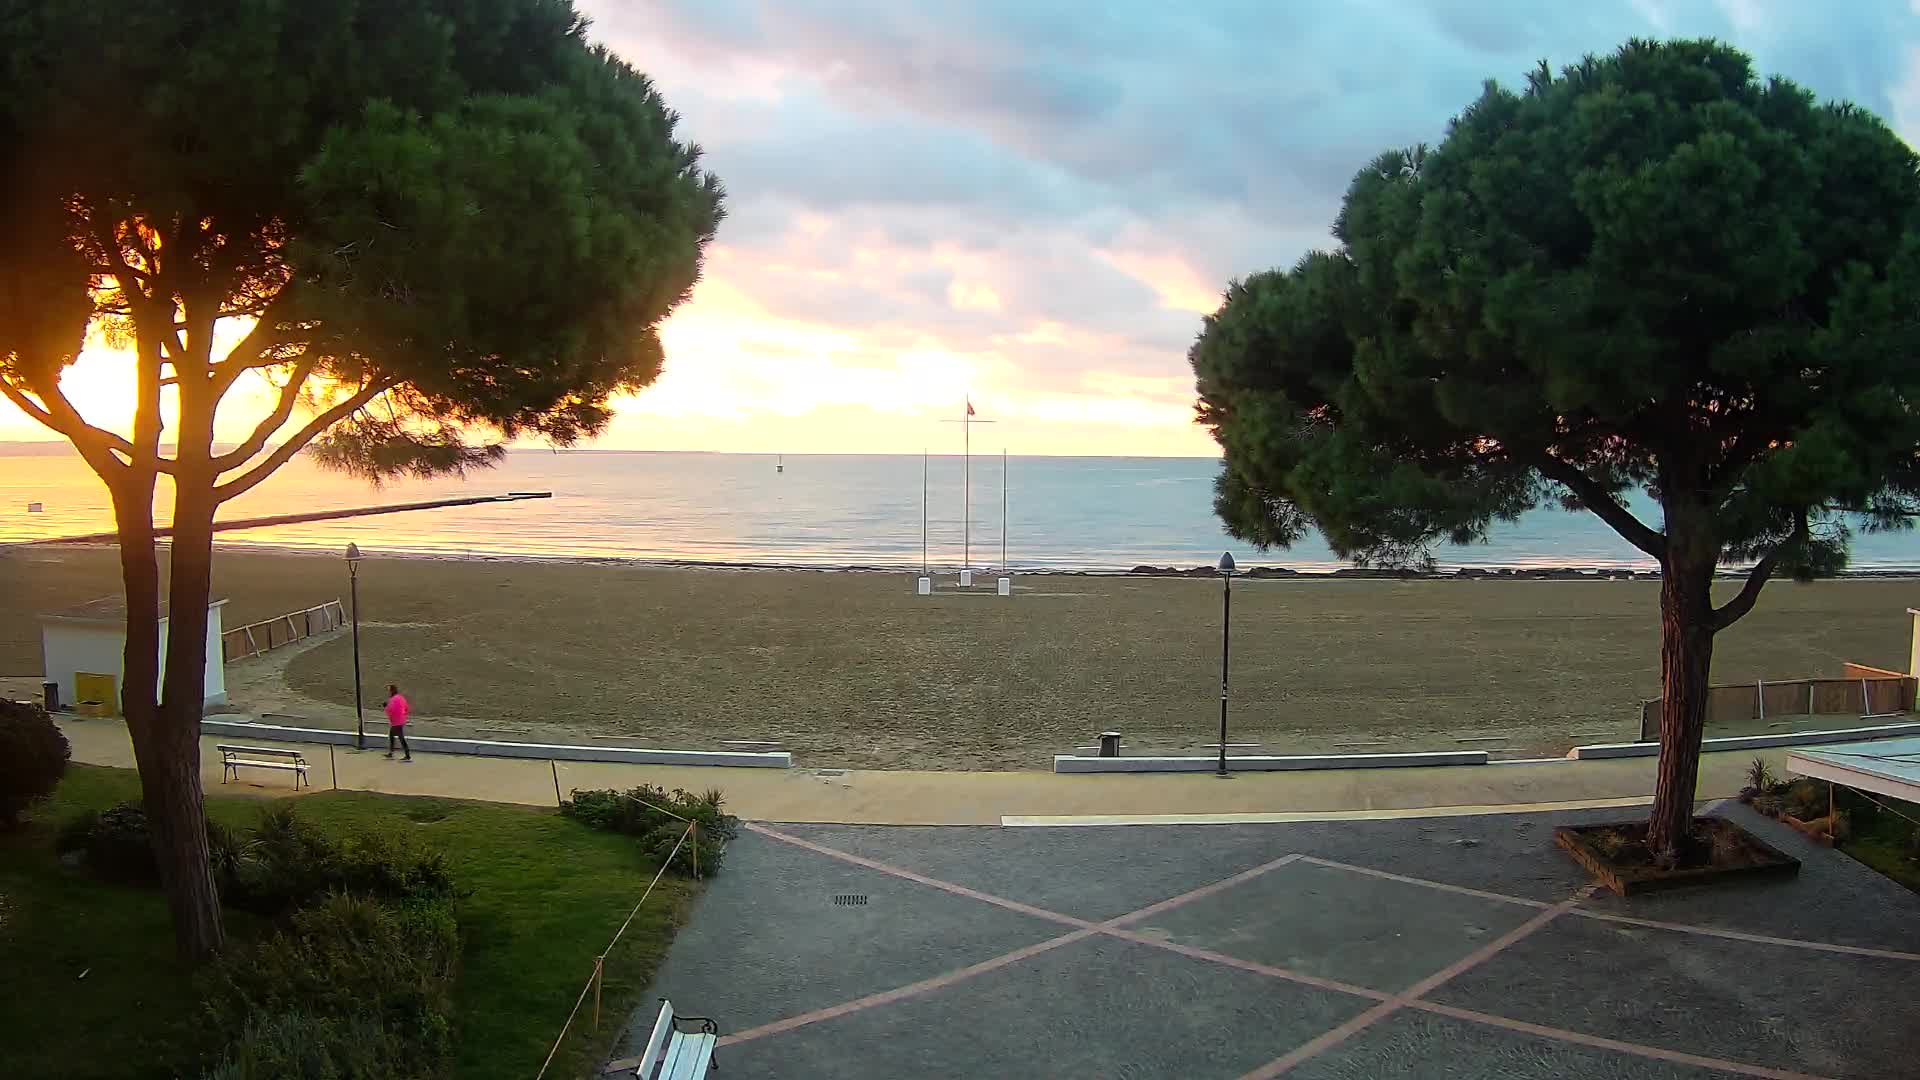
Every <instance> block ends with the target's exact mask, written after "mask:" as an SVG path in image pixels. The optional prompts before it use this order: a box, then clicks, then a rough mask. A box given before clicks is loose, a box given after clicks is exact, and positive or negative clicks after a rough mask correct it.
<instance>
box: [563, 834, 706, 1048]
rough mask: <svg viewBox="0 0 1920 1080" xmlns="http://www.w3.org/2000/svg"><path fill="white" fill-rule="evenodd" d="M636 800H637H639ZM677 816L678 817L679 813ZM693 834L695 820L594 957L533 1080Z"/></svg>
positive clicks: (675, 843)
mask: <svg viewBox="0 0 1920 1080" xmlns="http://www.w3.org/2000/svg"><path fill="white" fill-rule="evenodd" d="M635 801H636V802H637V801H639V800H635ZM675 816H676V817H677V816H678V815H675ZM681 820H683V821H685V820H686V819H685V818H682V819H681ZM691 835H693V822H691V821H688V822H687V830H686V831H685V832H683V833H681V834H680V839H678V840H676V841H674V843H673V850H672V851H670V852H668V853H667V857H666V859H665V861H663V862H662V863H661V864H660V869H659V870H658V871H657V872H655V874H654V875H653V880H652V881H650V882H648V883H647V891H646V892H643V893H641V894H640V899H639V901H638V902H636V903H635V904H634V905H633V910H632V911H629V912H627V918H626V921H624V922H622V923H621V924H620V929H618V930H615V931H614V932H613V940H612V941H609V942H607V947H606V948H605V949H602V950H601V951H600V955H599V956H597V957H595V958H594V961H593V974H592V975H589V976H587V984H586V985H585V986H582V987H581V988H580V996H579V997H577V998H575V999H574V1000H573V1010H572V1011H571V1012H569V1013H567V1022H566V1023H564V1024H562V1025H560V1034H559V1035H558V1036H556V1037H555V1038H554V1040H553V1049H551V1050H548V1051H547V1060H545V1061H543V1062H541V1063H540V1071H539V1072H538V1073H536V1074H534V1078H533V1080H542V1078H544V1077H545V1076H546V1075H547V1070H548V1069H549V1068H551V1067H552V1065H553V1058H554V1055H556V1054H558V1053H559V1052H560V1044H561V1043H563V1042H565V1041H566V1038H567V1032H569V1031H571V1030H572V1029H573V1019H574V1017H576V1016H579V1015H580V1006H581V1004H582V1003H584V1002H585V1001H586V1000H587V991H589V990H592V989H593V988H594V987H596V986H598V985H599V984H600V971H601V968H602V966H603V965H605V963H606V960H607V954H608V953H610V952H612V951H613V947H614V946H615V945H618V944H619V943H620V936H621V935H622V934H625V933H626V932H627V927H628V926H630V925H632V924H633V917H634V916H635V915H638V914H640V905H641V904H644V903H646V902H647V897H649V896H652V895H653V888H654V886H656V885H658V884H660V879H661V878H662V877H664V876H665V875H666V872H667V867H669V866H672V865H673V857H674V856H675V855H678V854H680V845H682V844H684V843H686V842H687V837H689V836H691ZM596 1007H597V1006H596Z"/></svg>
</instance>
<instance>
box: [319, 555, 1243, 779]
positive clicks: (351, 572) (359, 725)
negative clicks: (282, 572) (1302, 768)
mask: <svg viewBox="0 0 1920 1080" xmlns="http://www.w3.org/2000/svg"><path fill="white" fill-rule="evenodd" d="M347 588H348V591H349V592H351V593H352V595H353V748H354V749H355V750H365V749H366V748H367V726H366V722H365V716H364V710H363V709H362V708H361V706H360V545H359V544H348V545H347ZM1221 707H1222V708H1225V705H1224V704H1223V705H1222V706H1221Z"/></svg>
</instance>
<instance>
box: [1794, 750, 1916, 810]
mask: <svg viewBox="0 0 1920 1080" xmlns="http://www.w3.org/2000/svg"><path fill="white" fill-rule="evenodd" d="M1787 771H1789V772H1794V773H1798V774H1800V775H1801V776H1811V777H1814V778H1815V779H1818V780H1828V781H1831V782H1833V783H1835V784H1841V785H1844V786H1846V787H1850V788H1856V789H1858V790H1860V791H1871V792H1873V793H1874V794H1876V795H1885V796H1887V797H1889V798H1893V799H1903V800H1905V801H1907V802H1913V803H1920V737H1917V738H1907V739H1881V740H1879V741H1877V742H1859V743H1840V744H1838V745H1835V746H1822V747H1819V748H1817V749H1816V748H1812V747H1809V748H1807V749H1805V750H1790V751H1788V752H1787Z"/></svg>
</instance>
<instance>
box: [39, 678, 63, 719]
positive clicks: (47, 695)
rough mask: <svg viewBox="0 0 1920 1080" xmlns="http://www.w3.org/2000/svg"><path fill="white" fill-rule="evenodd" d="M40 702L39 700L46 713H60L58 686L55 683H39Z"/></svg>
mask: <svg viewBox="0 0 1920 1080" xmlns="http://www.w3.org/2000/svg"><path fill="white" fill-rule="evenodd" d="M40 700H41V704H42V705H44V706H46V710H47V711H48V712H59V711H60V684H59V683H57V682H43V683H41V684H40Z"/></svg>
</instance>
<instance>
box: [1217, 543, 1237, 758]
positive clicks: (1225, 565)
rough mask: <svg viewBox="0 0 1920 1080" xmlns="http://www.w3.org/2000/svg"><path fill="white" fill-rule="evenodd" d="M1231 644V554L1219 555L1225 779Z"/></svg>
mask: <svg viewBox="0 0 1920 1080" xmlns="http://www.w3.org/2000/svg"><path fill="white" fill-rule="evenodd" d="M1232 644H1233V552H1231V551H1223V552H1221V553H1220V768H1219V769H1218V771H1216V772H1215V773H1214V775H1215V776H1218V777H1219V778H1220V779H1222V780H1225V779H1227V655H1228V652H1229V651H1230V647H1231V646H1232Z"/></svg>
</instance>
